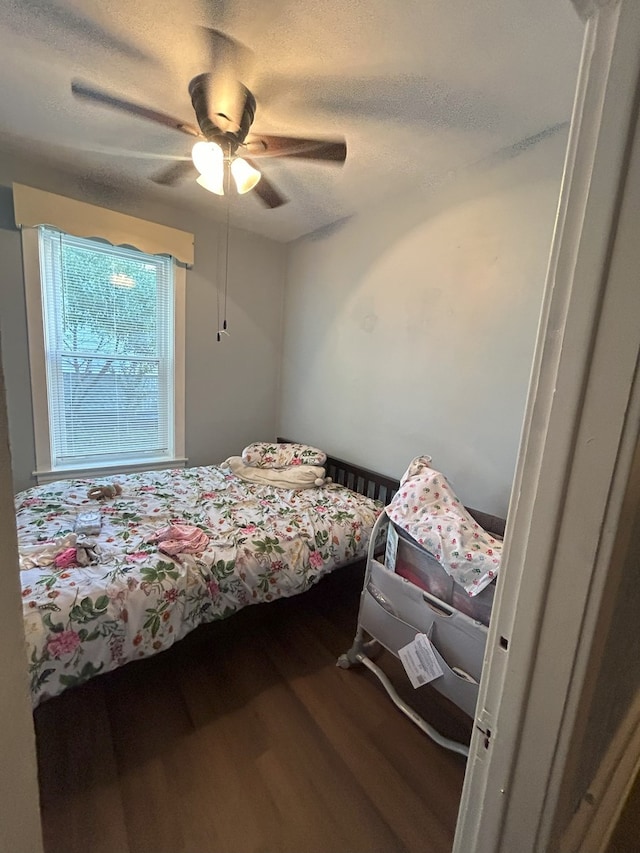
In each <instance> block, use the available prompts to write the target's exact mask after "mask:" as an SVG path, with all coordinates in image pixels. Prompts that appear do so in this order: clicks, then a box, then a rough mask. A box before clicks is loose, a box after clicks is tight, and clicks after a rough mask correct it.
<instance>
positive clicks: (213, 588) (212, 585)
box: [207, 581, 220, 598]
mask: <svg viewBox="0 0 640 853" xmlns="http://www.w3.org/2000/svg"><path fill="white" fill-rule="evenodd" d="M207 589H208V590H209V595H210V596H211V598H217V597H218V596H219V595H220V587H219V586H218V581H209V583H208V584H207Z"/></svg>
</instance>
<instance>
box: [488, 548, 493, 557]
mask: <svg viewBox="0 0 640 853" xmlns="http://www.w3.org/2000/svg"><path fill="white" fill-rule="evenodd" d="M487 554H488V555H489V556H490V557H493V551H492V550H491V548H487Z"/></svg>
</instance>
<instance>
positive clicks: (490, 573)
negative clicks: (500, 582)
mask: <svg viewBox="0 0 640 853" xmlns="http://www.w3.org/2000/svg"><path fill="white" fill-rule="evenodd" d="M488 575H489V577H490V578H492V577H493V572H492V571H491V570H489V572H488Z"/></svg>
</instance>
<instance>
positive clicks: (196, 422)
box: [0, 152, 287, 489]
mask: <svg viewBox="0 0 640 853" xmlns="http://www.w3.org/2000/svg"><path fill="white" fill-rule="evenodd" d="M14 181H16V182H18V183H24V184H28V185H30V186H35V187H38V188H39V189H43V190H48V191H50V192H55V193H60V194H62V195H68V196H69V197H71V198H76V199H79V200H81V201H88V202H91V203H94V204H102V205H103V206H104V207H109V208H112V209H113V210H119V211H122V212H123V213H129V214H131V215H133V216H139V217H141V218H143V219H149V220H151V221H153V222H160V223H162V224H165V225H170V226H173V227H175V228H182V229H184V230H186V231H190V232H193V233H194V234H195V264H194V266H193V269H191V270H188V271H187V305H186V400H187V419H186V453H187V456H188V458H189V464H190V465H204V464H210V463H215V462H220V461H222V460H223V459H225V458H226V457H227V456H230V455H232V454H235V453H240V451H241V450H242V448H243V447H244V446H245V445H246V444H249V443H250V442H251V441H255V440H258V439H271V438H273V437H274V434H275V428H276V412H277V388H278V375H279V368H280V360H281V339H282V299H283V290H284V278H285V268H286V267H285V264H286V251H287V250H286V246H284V245H282V244H280V243H276V242H274V241H272V240H268V239H266V238H265V237H261V236H258V235H256V234H249V233H248V232H246V231H242V230H240V229H237V228H234V229H232V231H231V241H230V252H229V288H228V317H229V329H230V331H231V337H229V338H224V339H223V342H222V343H219V344H218V343H217V342H216V331H217V328H218V327H217V322H218V321H217V315H216V275H217V273H218V241H219V240H220V241H222V237H223V227H222V226H221V225H220V224H218V223H216V222H215V221H214V220H213V219H212V220H207V219H205V218H203V217H202V216H198V215H196V214H193V213H189V212H183V211H180V210H179V209H176V208H173V207H170V206H169V205H159V204H157V203H152V202H149V201H146V200H145V199H144V198H143V197H141V195H140V192H139V191H138V190H132V191H131V192H129V193H127V194H123V193H117V194H116V193H114V191H113V190H112V189H111V188H110V187H109V186H108V185H100V184H95V183H89V182H87V181H84V180H82V179H81V178H78V177H77V176H73V175H70V174H67V173H64V172H62V171H60V170H54V169H48V168H45V167H43V166H41V165H40V164H33V163H30V162H27V161H20V160H19V159H17V158H16V157H13V156H12V157H9V156H6V155H2V153H1V152H0V258H1V259H2V264H0V329H1V331H2V347H3V354H4V363H5V375H6V386H7V406H8V411H9V433H10V439H11V450H12V457H13V475H14V483H15V487H16V489H23V488H26V487H27V486H29V485H33V479H32V477H31V472H32V471H33V470H34V468H35V451H34V438H33V421H32V409H31V396H30V395H31V392H30V378H29V363H28V348H27V326H26V311H25V304H24V282H23V275H22V256H21V240H20V233H19V231H18V230H17V229H16V227H15V224H14V221H13V196H12V192H11V184H12V182H14ZM221 268H222V266H221Z"/></svg>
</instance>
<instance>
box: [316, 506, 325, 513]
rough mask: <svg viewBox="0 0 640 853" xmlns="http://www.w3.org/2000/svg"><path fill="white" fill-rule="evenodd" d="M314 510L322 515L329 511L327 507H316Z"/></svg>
mask: <svg viewBox="0 0 640 853" xmlns="http://www.w3.org/2000/svg"><path fill="white" fill-rule="evenodd" d="M314 509H315V511H316V512H321V513H322V512H326V511H327V508H326V506H316V507H314Z"/></svg>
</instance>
